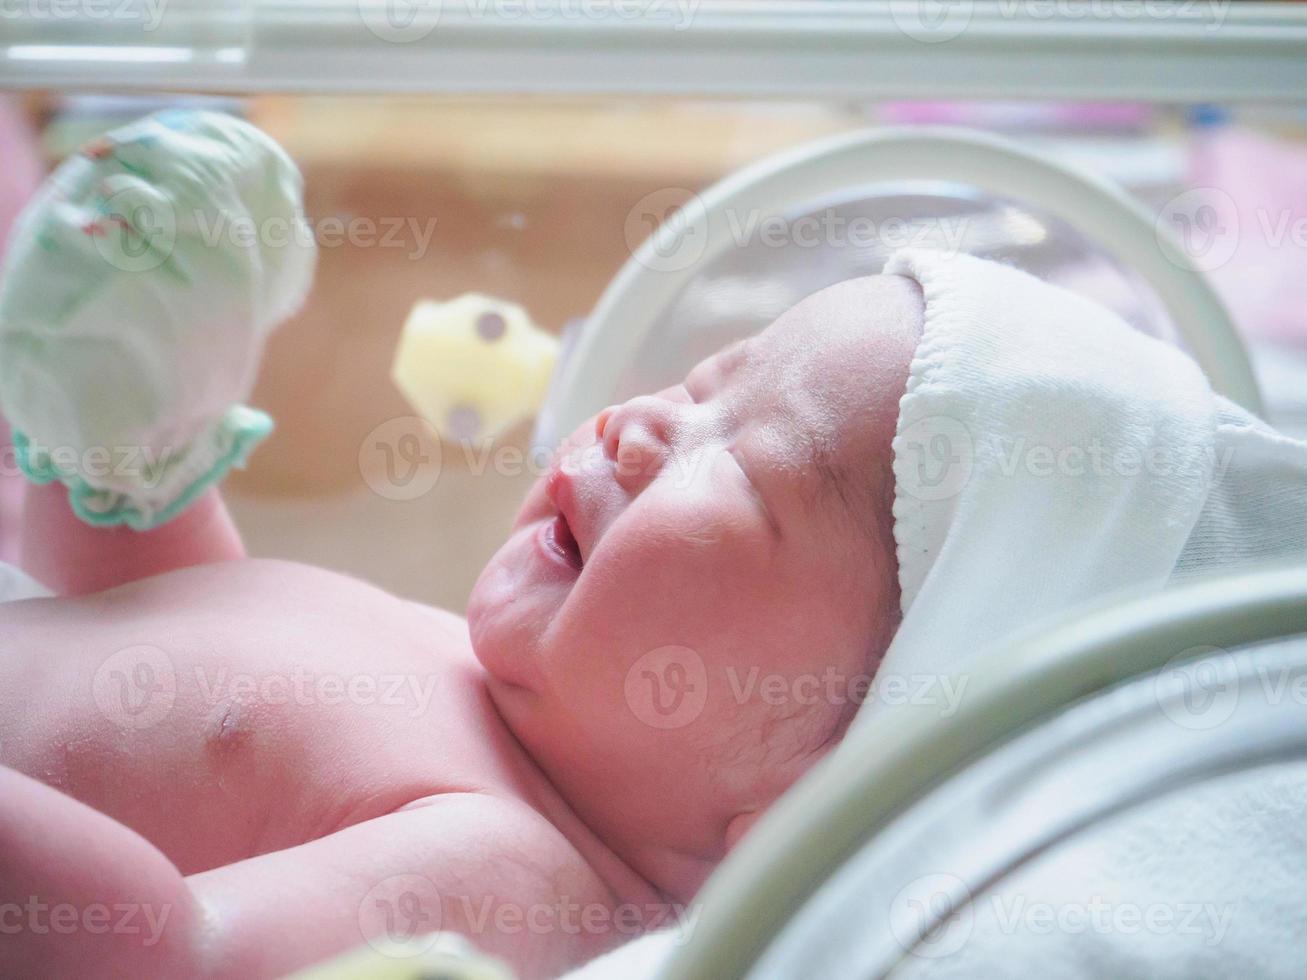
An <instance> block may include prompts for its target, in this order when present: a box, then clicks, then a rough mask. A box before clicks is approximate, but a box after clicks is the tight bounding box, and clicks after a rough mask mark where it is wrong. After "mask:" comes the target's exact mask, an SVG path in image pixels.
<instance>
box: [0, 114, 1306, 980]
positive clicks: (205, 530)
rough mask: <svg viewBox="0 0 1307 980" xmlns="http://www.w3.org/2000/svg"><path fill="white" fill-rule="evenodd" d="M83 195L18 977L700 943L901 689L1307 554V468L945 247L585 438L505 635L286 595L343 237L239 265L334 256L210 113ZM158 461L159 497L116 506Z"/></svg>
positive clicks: (42, 503)
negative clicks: (305, 435)
mask: <svg viewBox="0 0 1307 980" xmlns="http://www.w3.org/2000/svg"><path fill="white" fill-rule="evenodd" d="M70 167H71V169H69V170H66V171H63V172H61V176H60V177H58V178H57V179H56V181H55V184H54V186H53V189H52V190H50V191H48V192H47V194H46V196H44V197H42V198H40V199H38V201H37V203H36V204H35V205H34V207H33V209H32V211H31V212H30V216H29V218H28V219H27V220H26V221H25V222H24V223H23V224H22V225H20V231H19V237H18V238H17V239H16V240H15V249H14V251H13V253H11V261H10V264H9V266H8V269H7V272H6V277H5V281H4V283H3V284H2V287H0V400H2V401H3V404H4V407H5V411H6V413H7V415H8V416H9V422H10V423H12V426H13V431H14V439H15V449H16V451H17V460H18V463H19V465H20V466H21V467H22V469H23V471H24V473H25V474H26V475H27V477H28V478H29V480H30V481H31V482H32V486H30V487H29V488H28V493H27V496H26V502H25V507H24V511H23V522H24V530H23V541H22V547H23V556H24V565H25V566H26V568H27V570H28V571H29V572H31V573H32V574H34V575H35V576H36V577H37V578H38V579H40V580H41V581H43V582H44V583H45V584H46V585H48V586H50V587H51V588H52V589H54V591H55V592H57V593H58V597H55V598H38V599H30V600H25V601H17V602H10V603H7V604H4V605H0V619H2V621H3V627H4V628H3V634H2V635H3V638H4V643H3V650H2V651H0V932H3V933H4V940H3V942H0V974H3V975H6V976H9V975H15V976H17V975H47V976H49V975H56V976H57V975H72V976H88V975H105V976H216V977H227V976H230V977H260V976H272V975H277V974H280V973H284V972H286V971H289V970H293V969H296V968H299V967H302V966H304V965H306V964H309V963H312V962H314V961H316V960H319V959H322V958H324V957H327V956H330V955H331V954H333V953H336V952H338V951H341V950H345V949H348V948H350V947H353V946H357V945H360V944H361V943H362V942H364V941H369V942H372V943H374V944H375V945H378V946H379V947H382V948H390V947H389V946H388V945H387V943H388V941H389V940H396V939H402V938H404V937H409V936H415V935H419V934H425V933H429V932H432V931H434V930H446V931H450V932H455V933H461V934H463V935H464V936H467V937H469V938H470V939H471V940H472V941H473V942H474V943H475V944H476V945H477V946H478V947H480V948H482V949H484V950H486V951H489V952H492V953H495V954H498V955H500V956H502V957H504V958H505V959H507V960H508V961H509V962H511V963H512V964H513V965H514V966H515V967H517V968H518V969H519V970H520V971H521V972H522V973H523V974H524V975H526V976H532V977H535V976H551V975H555V974H557V973H558V972H560V971H562V970H564V969H566V968H568V967H569V966H571V965H573V964H576V963H579V962H581V961H583V960H586V959H588V958H590V957H593V956H594V955H596V954H598V953H600V952H603V951H605V950H606V949H609V948H610V947H613V946H615V945H617V944H619V943H621V942H623V941H624V940H626V939H629V938H631V937H632V936H634V935H636V934H637V933H639V932H640V931H642V930H647V929H656V928H659V927H663V926H668V925H675V924H678V920H679V924H681V925H682V926H685V925H686V923H687V922H690V921H692V920H693V917H694V914H695V913H694V910H693V907H692V902H693V900H694V897H695V895H696V892H697V891H698V889H699V887H700V885H701V884H702V883H703V882H704V880H705V878H706V877H707V876H708V875H709V873H710V872H711V871H712V870H713V868H714V866H715V865H717V863H718V862H720V861H721V860H722V859H723V857H725V856H726V855H727V854H728V853H729V852H730V850H731V849H732V847H733V846H734V845H735V844H736V843H737V842H738V841H739V840H740V839H741V837H743V836H744V835H745V834H746V833H747V832H748V831H749V828H750V827H751V826H753V824H754V823H755V822H756V821H757V820H758V819H759V818H760V816H761V815H762V814H763V813H764V812H765V811H766V809H767V807H768V805H769V804H771V803H772V802H773V801H774V800H776V799H777V797H779V796H780V795H781V794H782V793H784V792H785V791H786V789H787V788H788V787H790V786H791V785H792V784H793V783H794V782H795V780H796V779H798V778H799V777H800V776H801V775H802V774H803V773H804V772H805V771H807V770H808V769H809V768H811V767H812V766H813V765H814V764H816V763H817V762H818V761H819V760H820V759H821V758H822V757H823V755H825V754H826V753H829V752H831V751H832V750H834V749H835V748H836V746H838V745H839V743H840V740H841V737H842V736H843V735H844V733H845V732H846V731H847V730H848V729H849V727H850V725H852V724H853V723H854V722H855V721H856V717H855V716H859V715H861V714H862V713H863V712H865V711H868V710H875V709H877V708H878V707H880V706H879V705H877V704H875V703H868V704H867V705H866V707H865V708H860V707H859V705H860V704H861V703H862V701H863V700H868V701H871V702H874V701H875V698H874V697H872V696H869V695H868V691H867V684H866V681H867V679H868V678H869V677H870V676H871V675H872V674H873V673H874V674H876V676H877V679H878V680H879V679H880V678H883V677H886V676H889V677H891V678H893V677H897V678H899V679H902V680H908V681H912V680H913V679H914V678H919V677H926V678H928V679H929V678H935V679H939V678H941V677H944V678H945V679H947V676H946V675H947V674H948V673H949V672H951V671H953V670H955V669H956V667H957V664H958V663H959V662H960V661H961V660H962V659H964V658H965V657H966V656H968V655H970V654H972V653H974V652H976V651H977V650H979V649H980V648H981V647H982V646H983V645H984V644H986V643H990V642H996V641H998V640H999V639H1001V638H1002V637H1003V636H1004V635H1006V634H1007V633H1009V632H1011V631H1012V630H1014V629H1019V628H1022V627H1026V626H1029V625H1030V624H1032V623H1034V622H1036V621H1038V620H1040V619H1042V618H1046V617H1048V616H1052V615H1057V614H1061V613H1063V612H1065V611H1067V610H1070V609H1073V608H1075V607H1076V606H1077V605H1078V604H1079V603H1082V602H1084V601H1088V600H1091V599H1095V598H1098V597H1101V596H1102V595H1106V594H1108V593H1109V592H1112V591H1114V590H1119V589H1126V588H1132V589H1139V588H1160V587H1162V586H1164V585H1165V584H1167V582H1168V581H1170V580H1171V579H1172V578H1174V577H1176V576H1181V575H1188V574H1192V573H1194V572H1196V571H1201V570H1205V569H1208V568H1213V567H1217V566H1218V565H1220V564H1222V563H1227V562H1229V561H1231V560H1234V559H1236V558H1237V559H1248V560H1261V559H1265V558H1270V557H1275V556H1277V555H1280V554H1288V553H1296V554H1298V555H1301V554H1302V553H1303V552H1304V551H1305V550H1307V508H1304V506H1303V504H1302V501H1303V500H1304V499H1307V494H1304V492H1303V491H1304V489H1305V488H1307V447H1304V446H1302V444H1299V443H1293V442H1292V441H1291V440H1287V439H1283V438H1282V437H1279V436H1277V435H1276V434H1275V433H1274V432H1273V431H1272V430H1270V429H1269V428H1267V427H1266V426H1265V425H1264V424H1263V423H1261V422H1260V421H1258V420H1256V419H1255V418H1253V417H1252V416H1251V415H1249V414H1248V413H1246V412H1243V411H1242V410H1241V409H1238V408H1236V407H1235V406H1233V405H1231V404H1230V403H1229V402H1226V401H1224V400H1223V399H1220V398H1218V397H1216V396H1214V395H1213V394H1212V392H1211V391H1210V389H1209V388H1208V387H1207V385H1206V382H1205V380H1204V378H1203V376H1202V373H1201V372H1200V371H1199V370H1198V368H1197V366H1196V365H1194V364H1193V363H1192V362H1190V361H1189V360H1188V359H1187V358H1185V357H1184V356H1183V355H1182V354H1180V353H1179V352H1177V351H1175V350H1174V349H1171V348H1169V347H1166V346H1164V345H1162V344H1160V343H1158V342H1156V341H1153V340H1150V339H1148V338H1146V337H1143V336H1142V335H1140V334H1138V333H1136V332H1134V331H1132V330H1131V329H1130V328H1128V327H1127V326H1125V325H1124V324H1122V323H1120V321H1118V320H1116V319H1115V318H1114V317H1112V316H1111V315H1110V314H1108V313H1106V311H1103V310H1101V309H1099V308H1098V307H1096V306H1093V305H1092V304H1089V303H1087V302H1085V301H1084V300H1081V299H1078V298H1077V297H1075V296H1073V295H1071V294H1069V293H1065V292H1062V291H1060V290H1056V289H1053V288H1052V287H1049V286H1046V285H1044V284H1043V283H1040V282H1038V281H1036V280H1034V279H1033V278H1031V277H1029V276H1025V275H1024V274H1022V273H1019V272H1016V271H1015V270H1011V269H1007V268H1004V267H1001V266H998V265H994V264H990V263H985V262H981V261H979V260H976V259H971V258H967V257H957V258H956V259H955V260H950V259H948V257H945V256H937V255H932V254H931V253H913V252H907V253H900V254H898V255H896V256H894V257H893V258H892V259H891V261H890V263H889V264H888V265H887V267H886V269H887V273H888V274H886V275H883V276H877V277H873V278H868V279H860V280H854V281H851V282H846V283H842V284H840V285H837V286H833V287H831V288H829V289H826V290H823V291H822V292H819V293H817V294H815V295H813V296H811V297H809V298H807V299H805V300H804V301H802V302H801V303H799V304H798V305H797V306H795V307H794V308H793V309H791V310H790V311H789V312H787V313H786V314H785V315H783V316H782V317H781V318H780V319H778V320H777V321H776V322H775V323H774V324H772V325H771V326H770V327H769V328H768V329H767V330H765V331H763V332H762V333H761V334H759V335H758V336H756V337H754V338H752V339H750V340H748V341H746V342H744V343H741V344H737V345H735V346H733V347H730V348H728V349H726V350H724V351H722V352H720V353H718V354H717V355H715V356H713V357H711V358H709V359H708V360H706V361H704V362H703V363H701V364H699V365H698V366H697V367H695V368H694V369H693V370H692V371H691V372H690V373H689V375H688V376H687V377H686V378H685V380H684V381H683V382H682V383H681V384H678V385H675V386H673V387H671V388H668V389H665V390H664V391H661V392H658V393H656V394H653V395H648V396H643V397H639V398H635V399H633V400H631V401H629V402H626V403H625V404H622V405H618V406H614V407H612V408H609V409H606V410H604V411H603V412H601V413H599V415H598V416H597V417H595V418H594V419H592V420H591V421H590V422H588V423H586V424H585V425H583V426H582V427H581V428H580V429H579V430H578V431H577V432H576V433H574V434H573V436H572V437H571V438H570V439H569V440H567V441H566V443H565V444H564V446H563V447H562V448H561V449H560V451H559V453H558V455H557V459H556V461H555V464H554V466H553V468H552V470H551V472H550V473H549V475H548V476H547V477H545V478H544V479H542V480H540V481H539V483H538V484H537V485H536V487H535V488H534V489H533V490H532V492H531V494H530V495H529V497H528V498H527V501H526V503H525V505H524V507H523V509H522V512H521V514H520V516H519V518H518V520H517V523H516V525H515V526H514V529H513V531H512V534H511V535H510V537H509V539H508V541H507V542H506V543H505V544H504V546H503V547H502V548H501V549H500V551H499V553H498V554H497V555H496V556H495V557H494V558H493V559H492V560H491V562H490V564H489V565H488V566H487V568H486V569H485V571H484V572H483V573H482V575H481V578H480V580H479V581H478V583H477V585H476V588H475V590H474V593H473V595H472V598H471V601H470V603H469V607H468V615H467V619H466V620H464V619H463V618H462V617H460V616H457V615H454V614H452V613H449V612H444V611H441V610H434V609H427V608H423V607H420V606H417V605H415V604H413V603H410V602H405V601H402V600H400V599H397V598H395V597H393V596H390V595H387V594H385V593H383V592H381V591H379V590H377V589H375V588H372V587H370V586H368V585H366V584H365V583H362V582H359V581H356V580H353V579H350V578H347V577H345V576H341V575H336V574H332V573H329V572H325V571H321V570H318V569H314V568H309V567H304V566H300V565H294V564H289V563H284V562H273V561H253V560H249V559H247V558H245V557H244V553H243V550H242V548H241V544H240V541H239V538H238V537H237V535H236V533H235V531H234V529H233V527H232V524H231V522H230V520H229V519H228V517H227V515H226V512H225V511H224V509H223V506H222V503H221V500H220V498H219V496H218V493H217V489H216V484H217V482H218V481H219V480H220V479H221V476H222V475H223V474H224V473H225V472H227V470H228V468H229V467H230V466H232V465H239V464H240V463H241V461H242V460H243V459H244V456H245V454H246V453H247V452H248V451H249V449H250V448H251V447H252V446H253V445H254V444H255V443H256V442H257V441H258V439H259V438H261V437H262V435H263V434H265V433H266V431H267V428H268V425H269V424H270V423H269V422H268V420H267V419H266V417H263V416H262V415H261V414H260V413H258V412H256V411H254V410H253V409H250V408H247V407H245V406H243V405H241V404H240V402H241V401H243V399H244V398H246V397H248V394H249V385H250V381H251V379H252V377H253V373H254V370H255V367H256V365H257V359H258V351H259V349H260V347H261V344H262V339H263V336H264V334H265V333H266V331H267V330H268V329H270V328H271V326H272V325H274V324H275V322H276V321H277V320H278V319H280V318H281V317H283V316H285V315H286V314H288V313H289V312H290V311H291V310H292V309H293V308H294V307H295V305H296V304H297V303H298V302H299V300H300V299H301V298H302V297H303V295H304V293H305V292H306V290H307V288H308V275H309V269H310V267H311V261H309V258H311V255H310V249H311V238H310V239H308V240H307V241H308V244H303V243H302V241H301V238H300V236H299V235H298V234H294V235H291V236H290V238H289V244H283V245H282V246H281V251H276V250H271V246H269V245H268V244H267V243H266V241H265V239H264V238H263V237H256V239H255V240H254V241H253V242H251V243H250V244H249V245H248V246H247V247H246V248H244V249H242V250H238V251H237V252H236V253H235V254H229V252H228V251H226V250H223V249H217V248H215V247H214V246H213V245H212V244H208V245H206V244H205V238H204V236H203V234H202V230H203V228H204V227H208V226H212V224H213V222H214V221H215V220H217V219H218V218H224V220H228V219H231V217H232V216H233V215H237V216H239V215H241V214H245V215H248V216H250V217H251V218H253V219H255V221H256V223H260V222H266V221H267V220H268V219H269V216H273V217H277V216H282V217H284V216H286V215H290V216H292V217H295V216H296V215H297V213H298V208H299V202H298V199H299V181H298V175H297V174H296V173H295V172H294V168H293V167H292V166H291V165H290V163H289V161H287V160H286V159H285V158H284V155H282V154H281V153H280V151H279V150H277V148H276V147H274V146H272V145H271V144H270V143H269V142H268V141H267V140H266V138H264V137H262V136H261V135H260V134H258V133H256V132H255V131H253V130H252V129H250V128H249V127H246V126H244V125H243V124H239V123H237V122H235V121H234V120H229V119H223V118H220V117H211V116H204V115H201V116H193V115H188V116H185V117H182V118H176V117H169V118H165V119H164V120H161V121H155V122H153V123H147V124H144V126H143V127H142V128H139V129H134V130H131V131H130V132H128V133H126V134H119V135H118V136H117V137H115V138H114V139H111V140H109V141H107V142H105V143H103V144H97V145H95V146H93V147H91V148H90V151H89V154H88V155H87V156H85V157H83V158H81V159H79V160H78V161H74V163H73V164H71V165H70ZM114 198H119V199H120V200H121V199H125V200H126V201H127V202H128V204H129V205H130V206H122V207H115V206H114V204H113V199H114ZM160 202H162V203H163V205H165V207H164V209H163V211H164V214H165V217H168V220H166V221H163V222H162V224H161V225H159V224H157V223H152V222H147V221H146V220H145V219H146V218H147V217H149V216H151V215H154V216H156V217H157V212H158V210H159V204H160ZM295 220H296V221H301V220H302V219H300V218H298V217H295ZM147 224H149V225H150V227H152V228H160V227H161V228H162V229H163V231H164V232H166V234H165V236H164V237H165V239H166V241H165V242H164V243H163V244H162V245H161V243H160V241H159V239H158V238H157V237H152V235H151V233H150V230H149V228H147V227H146V225H147ZM292 230H296V229H292ZM106 239H110V240H113V241H120V240H121V241H125V242H127V243H128V244H129V245H130V246H131V247H130V248H128V247H126V246H124V247H121V248H120V247H118V246H113V247H109V246H107V245H106V244H105V242H106ZM282 240H283V243H284V242H285V241H286V239H284V238H283V239H282ZM297 243H298V244H297ZM165 245H166V247H164V246H165ZM103 249H107V251H103ZM265 253H267V254H265ZM14 255H16V256H17V258H16V259H14V258H13V257H12V256H14ZM96 256H100V257H102V258H103V259H104V261H98V262H97V261H95V259H96ZM306 256H308V257H306ZM88 258H89V259H90V260H91V261H90V262H89V263H88V262H87V261H86V260H87V259H88ZM151 262H153V263H154V265H151V264H150V263H151ZM87 270H91V271H93V272H94V278H95V280H96V281H95V282H94V283H87V282H85V281H84V278H85V277H86V276H87V275H88V271H87ZM88 297H89V298H88ZM114 447H133V448H135V449H138V450H141V451H142V452H141V453H140V455H142V456H144V457H148V459H149V460H151V462H150V463H149V464H148V465H145V466H144V467H143V468H142V467H137V468H136V469H135V470H133V469H132V468H130V467H129V468H125V469H124V470H123V471H122V472H119V471H118V470H117V469H116V468H113V467H107V466H105V465H104V463H103V457H100V458H101V463H100V464H99V465H91V463H92V454H93V453H94V452H96V451H100V452H102V453H103V452H105V451H108V450H110V449H112V448H114ZM147 450H148V452H146V451H147ZM1277 508H1278V510H1277ZM123 525H127V527H123ZM962 679H963V680H965V677H963V678H962ZM955 690H956V689H955ZM942 713H943V712H942ZM56 915H57V916H58V920H59V921H56Z"/></svg>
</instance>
